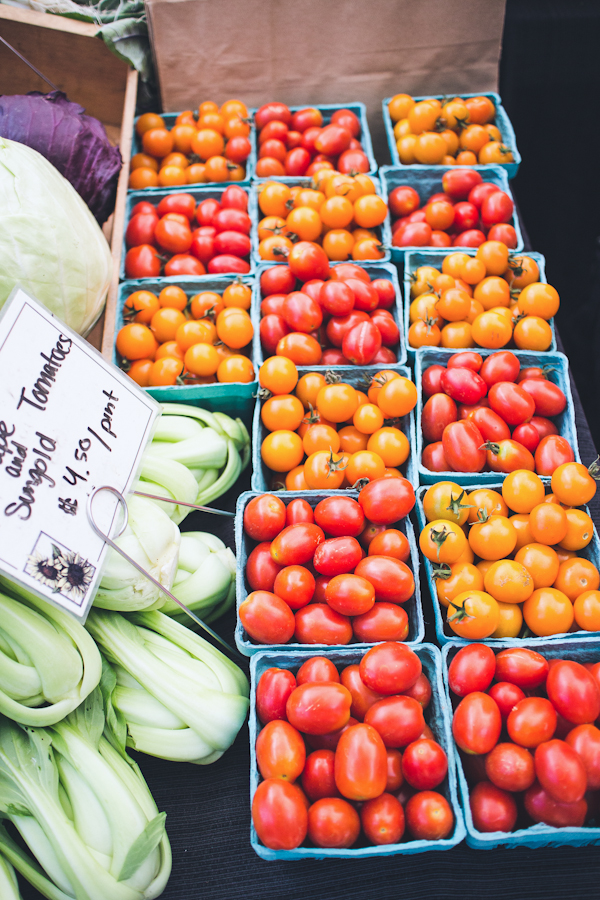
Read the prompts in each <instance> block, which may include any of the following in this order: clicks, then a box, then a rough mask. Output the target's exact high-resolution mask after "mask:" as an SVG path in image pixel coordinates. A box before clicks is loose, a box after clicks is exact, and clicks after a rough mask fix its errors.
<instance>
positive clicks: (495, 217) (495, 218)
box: [480, 191, 515, 228]
mask: <svg viewBox="0 0 600 900" xmlns="http://www.w3.org/2000/svg"><path fill="white" fill-rule="evenodd" d="M514 210H515V204H514V203H513V201H512V200H511V199H510V197H509V196H508V194H505V193H504V191H494V192H493V193H491V194H488V196H487V197H486V198H485V199H484V201H483V203H482V204H481V210H480V212H481V221H482V224H483V227H484V228H491V226H492V225H497V224H498V223H500V222H510V220H511V219H512V216H513V212H514Z"/></svg>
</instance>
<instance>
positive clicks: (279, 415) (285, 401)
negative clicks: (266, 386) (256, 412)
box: [260, 394, 304, 431]
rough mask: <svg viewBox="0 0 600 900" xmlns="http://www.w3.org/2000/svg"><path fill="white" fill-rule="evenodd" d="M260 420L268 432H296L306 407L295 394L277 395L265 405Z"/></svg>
mask: <svg viewBox="0 0 600 900" xmlns="http://www.w3.org/2000/svg"><path fill="white" fill-rule="evenodd" d="M260 418H261V420H262V423H263V425H264V426H265V428H266V429H267V431H277V430H279V429H282V428H283V429H286V430H287V431H296V429H297V428H299V426H300V423H301V422H302V419H303V418H304V407H303V406H302V403H301V402H300V400H299V399H298V397H294V395H293V394H277V395H275V396H273V397H269V399H268V400H267V401H266V402H265V403H263V405H262V408H261V411H260Z"/></svg>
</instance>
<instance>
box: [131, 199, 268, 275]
mask: <svg viewBox="0 0 600 900" xmlns="http://www.w3.org/2000/svg"><path fill="white" fill-rule="evenodd" d="M250 227H251V220H250V216H249V215H248V194H247V192H246V191H245V190H243V189H242V188H241V187H238V185H230V186H229V187H228V188H225V190H224V191H223V194H222V195H221V199H220V200H217V199H216V198H214V197H209V198H207V199H206V200H201V201H200V203H198V204H196V200H195V198H194V197H193V196H192V194H169V195H168V196H167V197H163V199H162V200H161V201H160V202H159V204H158V206H154V204H153V203H150V202H148V201H147V200H142V201H141V202H140V203H136V204H135V206H134V207H133V209H132V210H131V216H130V219H129V222H128V225H127V229H126V231H125V243H126V244H127V246H128V247H129V250H128V251H127V254H126V256H125V275H126V276H127V278H158V276H159V275H160V274H161V269H162V274H163V275H166V276H179V275H195V276H199V275H206V273H207V271H208V272H209V274H211V275H222V274H224V273H229V272H234V273H239V274H241V275H246V274H247V273H248V272H249V271H250V264H249V263H248V261H247V258H248V256H249V255H250V249H251V241H250ZM165 256H167V257H168V259H167V261H166V262H165V263H164V268H163V265H162V264H163V259H164V257H165Z"/></svg>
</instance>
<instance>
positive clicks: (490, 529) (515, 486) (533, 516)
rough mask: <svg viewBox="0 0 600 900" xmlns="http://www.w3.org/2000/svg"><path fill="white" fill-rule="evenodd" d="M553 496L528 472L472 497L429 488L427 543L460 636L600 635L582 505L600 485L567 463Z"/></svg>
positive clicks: (599, 602) (589, 533)
mask: <svg viewBox="0 0 600 900" xmlns="http://www.w3.org/2000/svg"><path fill="white" fill-rule="evenodd" d="M551 490H552V493H548V494H546V491H545V487H544V484H543V482H542V480H541V479H540V478H539V476H538V475H536V474H535V473H534V472H530V471H529V470H527V469H518V470H517V471H515V472H512V473H511V474H510V475H508V476H507V477H506V479H505V480H504V481H503V483H502V488H501V490H498V491H496V490H493V489H490V488H483V487H481V488H473V489H472V490H471V491H470V492H468V493H467V491H464V490H463V489H462V488H460V487H459V486H458V485H457V484H455V483H454V482H451V481H438V482H437V483H436V484H434V485H432V486H431V487H430V488H429V489H428V490H427V492H426V494H425V496H424V498H423V509H424V512H425V517H426V519H427V524H426V525H425V527H424V528H423V530H422V532H421V535H420V539H419V545H420V547H421V551H422V553H423V555H424V556H425V558H426V559H427V560H429V562H430V563H431V564H432V566H433V575H434V578H435V580H436V592H437V596H438V599H439V602H440V604H441V605H442V606H443V607H445V611H446V622H447V625H448V626H449V628H450V629H451V630H452V632H454V633H455V634H458V635H459V637H462V638H467V639H468V640H482V639H484V638H488V637H492V638H516V637H518V636H519V635H520V634H521V629H522V626H523V620H525V625H526V626H527V629H529V632H531V633H532V634H535V635H538V636H541V637H546V636H548V635H552V634H565V633H567V632H569V631H571V630H573V629H574V630H583V631H600V591H599V590H598V587H599V586H600V574H599V573H598V569H597V567H596V566H595V565H594V563H593V562H591V560H589V559H585V558H583V557H580V556H578V552H579V551H581V550H583V549H584V548H585V547H587V546H588V545H589V544H590V542H591V540H592V537H593V535H594V524H593V522H592V519H591V518H590V516H589V515H588V513H587V512H585V510H584V509H580V508H578V507H580V506H582V505H583V504H585V503H587V502H589V500H591V498H592V497H593V496H594V494H595V493H596V483H595V481H594V479H593V478H592V477H591V475H590V474H589V472H588V470H587V469H586V468H585V466H583V465H581V463H566V464H564V465H562V466H559V467H558V469H556V470H555V472H554V474H553V475H552V480H551Z"/></svg>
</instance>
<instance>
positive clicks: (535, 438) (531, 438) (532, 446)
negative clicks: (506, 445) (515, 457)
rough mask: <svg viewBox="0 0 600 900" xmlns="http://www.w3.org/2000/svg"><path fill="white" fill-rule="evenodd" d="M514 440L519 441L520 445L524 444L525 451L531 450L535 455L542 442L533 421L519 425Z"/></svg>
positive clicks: (514, 433) (515, 430)
mask: <svg viewBox="0 0 600 900" xmlns="http://www.w3.org/2000/svg"><path fill="white" fill-rule="evenodd" d="M513 440H515V441H517V443H519V444H523V446H524V447H525V449H526V450H529V452H530V453H535V451H536V449H537V446H538V444H539V442H540V435H539V432H538V430H537V428H536V427H535V425H534V423H533V419H532V420H531V422H524V423H523V424H522V425H517V427H516V428H515V429H514V431H513Z"/></svg>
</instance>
